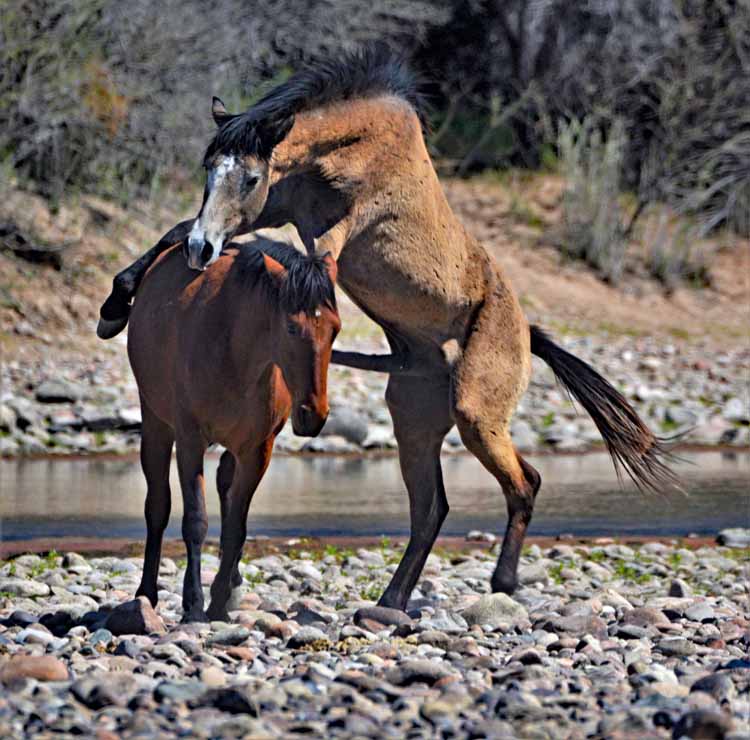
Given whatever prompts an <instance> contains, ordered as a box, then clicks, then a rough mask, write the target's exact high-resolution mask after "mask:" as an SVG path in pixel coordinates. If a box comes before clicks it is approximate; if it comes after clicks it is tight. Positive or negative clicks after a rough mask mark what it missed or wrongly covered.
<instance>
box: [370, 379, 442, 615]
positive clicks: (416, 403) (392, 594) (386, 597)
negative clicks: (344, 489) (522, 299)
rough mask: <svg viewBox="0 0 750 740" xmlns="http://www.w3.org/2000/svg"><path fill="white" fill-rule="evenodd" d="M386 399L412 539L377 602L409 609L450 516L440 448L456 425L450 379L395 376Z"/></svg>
mask: <svg viewBox="0 0 750 740" xmlns="http://www.w3.org/2000/svg"><path fill="white" fill-rule="evenodd" d="M386 401H387V402H388V409H389V410H390V412H391V417H392V418H393V429H394V432H395V434H396V439H397V441H398V455H399V462H400V463H401V473H402V475H403V476H404V482H405V483H406V488H407V490H408V492H409V513H410V518H411V535H410V537H409V544H408V545H407V547H406V551H405V552H404V556H403V557H402V558H401V562H400V563H399V565H398V568H397V570H396V572H395V574H394V575H393V578H392V579H391V582H390V583H389V584H388V587H387V588H386V590H385V592H384V593H383V595H382V596H381V597H380V601H379V602H378V603H379V604H380V605H381V606H389V607H393V608H395V609H405V608H406V604H407V602H408V601H409V596H410V595H411V592H412V591H413V590H414V586H415V585H416V583H417V581H418V580H419V576H420V574H421V573H422V568H424V564H425V561H426V560H427V556H428V555H429V554H430V551H431V550H432V546H433V545H434V543H435V539H436V538H437V536H438V533H439V531H440V527H441V525H442V523H443V521H444V520H445V517H446V516H447V514H448V501H447V500H446V496H445V489H444V488H443V475H442V471H441V469H440V448H441V446H442V444H443V439H444V437H445V435H446V434H447V433H448V431H449V430H450V428H451V426H452V421H451V418H450V413H449V405H448V385H447V382H446V381H445V380H443V381H442V382H438V381H435V382H433V381H430V380H427V379H424V378H419V379H418V378H401V377H399V378H395V377H391V379H390V380H389V381H388V390H387V392H386Z"/></svg>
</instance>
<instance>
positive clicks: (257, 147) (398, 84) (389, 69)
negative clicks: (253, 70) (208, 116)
mask: <svg viewBox="0 0 750 740" xmlns="http://www.w3.org/2000/svg"><path fill="white" fill-rule="evenodd" d="M378 95H395V96H397V97H400V98H402V99H403V100H405V101H406V102H408V103H409V104H410V105H411V106H412V107H413V108H414V110H415V111H416V112H417V114H418V115H420V117H421V115H422V112H423V107H424V106H423V101H422V97H421V95H420V94H419V90H418V83H417V80H416V78H415V76H414V75H413V74H412V72H411V71H410V70H409V68H408V66H407V65H406V63H405V61H404V59H403V58H402V57H400V56H398V55H396V54H395V53H394V52H393V51H391V50H390V49H389V48H388V47H387V46H385V45H384V44H374V45H368V46H365V47H363V48H361V49H359V50H357V51H354V52H348V53H345V52H343V53H341V54H339V55H337V56H336V57H335V58H333V57H331V58H328V59H323V60H320V61H318V62H314V63H312V64H310V65H309V66H307V67H306V68H304V69H302V70H300V71H299V72H297V73H296V74H294V75H293V76H292V77H290V78H289V79H288V80H287V81H286V82H283V83H282V84H280V85H278V86H277V87H275V88H273V89H272V90H271V91H270V92H268V93H267V94H266V95H264V96H263V97H262V98H261V99H260V100H259V101H258V102H257V103H255V105H253V106H252V107H251V108H249V109H248V110H247V111H245V112H244V113H239V114H237V115H234V116H232V117H231V118H229V119H228V120H227V121H226V123H224V124H223V125H222V126H221V128H220V129H219V130H218V131H217V133H216V135H215V136H214V138H213V140H212V141H211V143H210V144H209V146H208V149H207V151H206V158H207V159H208V158H209V157H212V156H213V155H214V154H216V153H217V152H221V153H223V154H240V155H242V154H251V155H255V156H261V155H262V154H263V150H262V145H261V140H260V139H261V137H260V136H259V133H258V129H259V127H262V126H263V124H264V122H266V121H279V120H283V119H286V118H289V117H290V116H294V114H295V113H300V112H302V111H308V110H313V109H315V108H320V107H322V106H325V105H328V104H330V103H336V102H340V101H344V100H353V99H357V98H371V97H376V96H378Z"/></svg>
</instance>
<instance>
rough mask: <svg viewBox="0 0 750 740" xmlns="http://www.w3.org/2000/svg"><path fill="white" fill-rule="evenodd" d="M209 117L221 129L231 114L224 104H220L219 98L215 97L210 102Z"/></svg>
mask: <svg viewBox="0 0 750 740" xmlns="http://www.w3.org/2000/svg"><path fill="white" fill-rule="evenodd" d="M211 115H212V116H213V117H214V123H215V124H216V125H217V126H218V127H219V128H221V127H222V126H223V125H224V124H225V123H226V122H227V121H228V120H229V119H230V118H232V117H233V116H232V114H231V113H230V112H229V111H228V110H227V107H226V106H225V105H224V103H222V102H221V99H220V98H217V97H216V96H215V95H214V97H213V100H212V101H211Z"/></svg>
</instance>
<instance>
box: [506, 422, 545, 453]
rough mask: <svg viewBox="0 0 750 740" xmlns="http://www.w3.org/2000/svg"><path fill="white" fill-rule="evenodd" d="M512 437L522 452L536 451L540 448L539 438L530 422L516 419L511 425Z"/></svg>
mask: <svg viewBox="0 0 750 740" xmlns="http://www.w3.org/2000/svg"><path fill="white" fill-rule="evenodd" d="M510 436H511V439H512V440H513V444H514V445H515V446H516V447H517V448H518V449H519V450H521V451H522V452H524V451H526V452H528V451H529V450H535V449H536V448H537V447H538V439H539V438H538V436H537V433H536V432H535V431H534V429H533V428H532V426H531V424H529V422H528V421H524V420H523V419H515V420H514V421H513V422H512V423H511V425H510Z"/></svg>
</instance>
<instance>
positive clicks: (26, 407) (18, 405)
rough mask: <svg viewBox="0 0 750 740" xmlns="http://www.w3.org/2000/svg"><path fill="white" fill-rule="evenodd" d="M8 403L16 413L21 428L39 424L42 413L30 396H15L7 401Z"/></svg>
mask: <svg viewBox="0 0 750 740" xmlns="http://www.w3.org/2000/svg"><path fill="white" fill-rule="evenodd" d="M6 405H7V406H8V407H9V408H11V409H12V410H13V411H14V412H15V414H16V426H17V427H18V428H19V429H22V430H26V429H28V428H29V427H32V426H38V425H39V423H40V421H41V418H42V415H41V413H40V412H39V409H38V408H37V407H36V405H35V404H34V403H32V402H31V401H29V399H28V398H23V397H21V396H15V397H13V398H9V399H8V400H7V401H6Z"/></svg>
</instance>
